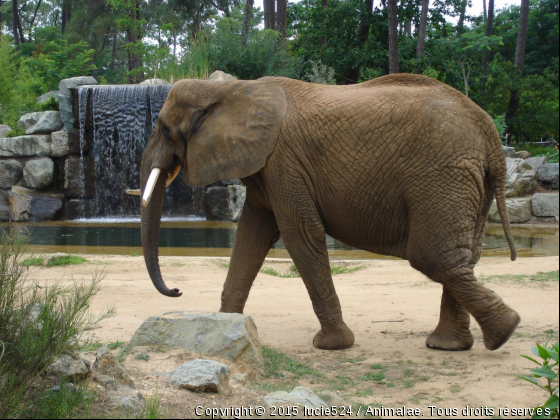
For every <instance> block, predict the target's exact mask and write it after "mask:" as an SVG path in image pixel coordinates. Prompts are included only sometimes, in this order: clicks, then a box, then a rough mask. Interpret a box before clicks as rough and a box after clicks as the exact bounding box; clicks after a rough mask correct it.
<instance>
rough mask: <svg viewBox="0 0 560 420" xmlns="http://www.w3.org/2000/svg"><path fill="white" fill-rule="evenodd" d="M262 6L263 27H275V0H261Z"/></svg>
mask: <svg viewBox="0 0 560 420" xmlns="http://www.w3.org/2000/svg"><path fill="white" fill-rule="evenodd" d="M263 6H264V29H272V30H274V29H275V28H276V11H275V6H276V5H275V0H263Z"/></svg>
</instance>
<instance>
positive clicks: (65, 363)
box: [47, 353, 90, 381]
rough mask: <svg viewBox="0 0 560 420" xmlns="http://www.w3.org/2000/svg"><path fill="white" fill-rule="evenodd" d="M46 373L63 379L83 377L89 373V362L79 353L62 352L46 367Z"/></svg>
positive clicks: (71, 379)
mask: <svg viewBox="0 0 560 420" xmlns="http://www.w3.org/2000/svg"><path fill="white" fill-rule="evenodd" d="M47 373H49V374H51V375H53V376H56V377H57V378H60V379H63V380H70V381H76V380H79V379H85V378H87V376H88V375H89V373H90V366H89V362H88V361H87V360H85V359H84V358H83V357H82V356H81V354H79V353H77V354H72V355H70V354H63V355H62V356H59V357H58V358H57V359H56V360H55V361H54V363H53V364H52V365H50V366H49V367H48V368H47Z"/></svg>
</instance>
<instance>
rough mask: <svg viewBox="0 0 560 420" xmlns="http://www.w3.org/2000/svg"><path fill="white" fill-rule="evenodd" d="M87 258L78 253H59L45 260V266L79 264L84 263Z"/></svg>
mask: <svg viewBox="0 0 560 420" xmlns="http://www.w3.org/2000/svg"><path fill="white" fill-rule="evenodd" d="M86 261H87V260H86V259H85V258H84V257H82V256H80V255H61V256H55V257H52V258H51V259H49V261H48V262H47V267H58V266H66V265H80V264H83V263H85V262H86Z"/></svg>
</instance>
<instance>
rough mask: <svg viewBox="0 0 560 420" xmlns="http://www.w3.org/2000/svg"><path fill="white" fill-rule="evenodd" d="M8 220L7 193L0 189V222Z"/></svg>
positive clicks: (8, 204) (8, 205)
mask: <svg viewBox="0 0 560 420" xmlns="http://www.w3.org/2000/svg"><path fill="white" fill-rule="evenodd" d="M7 220H10V201H9V200H8V191H7V190H3V189H0V222H5V221H7Z"/></svg>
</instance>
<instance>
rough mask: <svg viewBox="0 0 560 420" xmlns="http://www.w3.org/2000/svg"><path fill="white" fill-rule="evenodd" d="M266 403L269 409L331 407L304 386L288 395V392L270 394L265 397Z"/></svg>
mask: <svg viewBox="0 0 560 420" xmlns="http://www.w3.org/2000/svg"><path fill="white" fill-rule="evenodd" d="M264 402H265V404H266V405H268V406H269V407H279V406H299V407H306V408H310V409H313V408H321V407H328V406H329V405H328V404H327V403H326V402H325V401H323V400H322V399H321V398H319V397H318V396H317V395H316V394H315V393H313V391H311V390H309V389H307V388H305V387H303V386H298V387H296V388H294V389H293V390H292V392H290V393H287V392H286V391H278V392H273V393H271V394H268V395H267V396H265V397H264Z"/></svg>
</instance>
